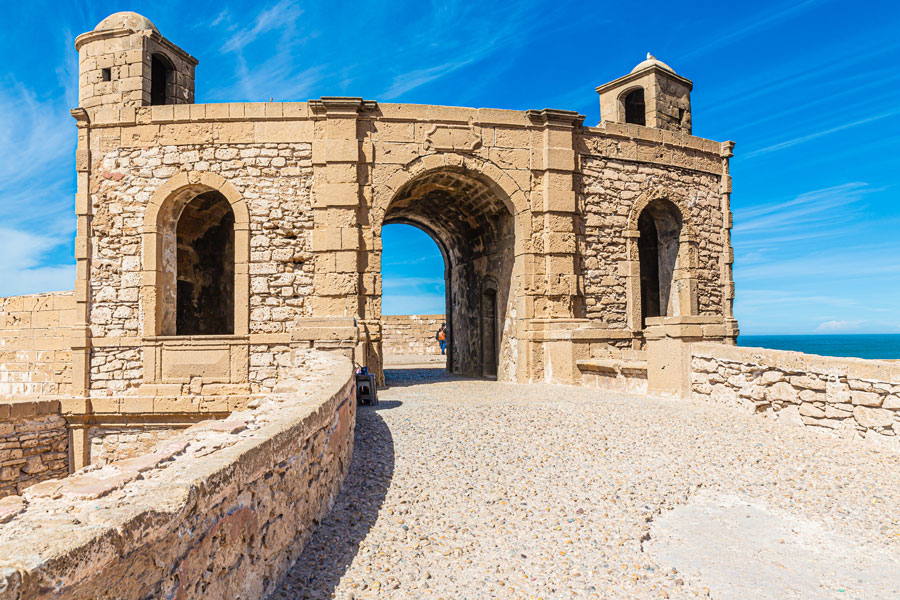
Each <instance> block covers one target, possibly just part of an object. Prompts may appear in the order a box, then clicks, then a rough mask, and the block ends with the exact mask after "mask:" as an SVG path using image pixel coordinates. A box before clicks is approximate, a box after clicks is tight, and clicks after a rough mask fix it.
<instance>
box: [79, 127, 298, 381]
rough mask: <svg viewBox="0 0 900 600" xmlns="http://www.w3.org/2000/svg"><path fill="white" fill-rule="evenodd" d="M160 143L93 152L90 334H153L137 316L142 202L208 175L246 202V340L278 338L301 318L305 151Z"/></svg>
mask: <svg viewBox="0 0 900 600" xmlns="http://www.w3.org/2000/svg"><path fill="white" fill-rule="evenodd" d="M155 130H156V132H157V134H158V133H159V126H155ZM148 142H150V143H149V144H148ZM159 142H160V138H158V137H153V139H152V140H148V141H143V140H138V141H137V142H136V143H135V144H134V145H135V146H138V147H130V146H131V144H127V145H126V146H127V147H124V148H114V149H102V148H98V151H100V152H102V163H101V164H102V169H98V170H97V172H96V173H95V174H94V181H93V182H92V189H94V190H96V194H97V197H98V198H102V199H103V201H102V202H98V203H97V204H96V206H94V217H93V219H92V220H91V226H92V232H93V237H92V244H93V246H94V248H93V252H94V256H93V257H92V261H91V271H90V283H91V286H90V289H91V317H90V324H91V332H92V335H93V336H94V337H98V338H99V337H121V336H139V335H152V332H149V331H147V328H148V327H149V324H147V323H142V315H141V314H140V310H139V296H140V289H141V268H142V264H141V231H142V227H143V225H144V217H145V212H146V210H147V208H148V204H149V200H150V198H151V196H152V195H153V193H154V192H155V191H156V190H157V188H158V187H159V186H160V185H161V184H162V183H163V182H165V181H166V180H167V179H169V178H171V177H172V176H173V175H175V174H176V173H178V172H211V173H215V174H217V175H219V176H221V177H223V178H225V180H226V181H228V182H229V183H230V184H231V185H233V186H234V188H235V189H236V190H237V191H238V192H239V193H240V194H241V197H242V198H243V199H244V200H245V201H246V202H247V205H248V210H249V212H250V264H249V273H250V290H251V293H250V295H249V304H250V333H285V332H288V331H289V327H290V325H291V323H292V322H293V321H294V320H295V319H296V318H298V317H304V316H309V314H310V308H309V306H308V305H307V298H308V297H309V296H310V295H311V294H312V291H313V289H312V284H313V264H312V262H311V260H312V254H311V249H312V248H311V231H312V227H313V222H312V210H311V198H310V196H311V189H312V145H311V144H310V143H293V144H274V143H273V144H220V145H214V146H208V145H202V144H185V145H179V146H174V145H154V144H156V143H159ZM148 145H149V146H150V147H147V146H148ZM92 380H93V378H92ZM92 385H93V381H92Z"/></svg>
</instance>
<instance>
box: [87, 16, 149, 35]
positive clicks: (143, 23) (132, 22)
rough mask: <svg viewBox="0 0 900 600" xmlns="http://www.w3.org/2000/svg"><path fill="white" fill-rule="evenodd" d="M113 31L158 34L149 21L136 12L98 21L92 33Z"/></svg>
mask: <svg viewBox="0 0 900 600" xmlns="http://www.w3.org/2000/svg"><path fill="white" fill-rule="evenodd" d="M113 29H130V30H132V31H147V30H149V31H155V32H156V33H159V29H157V28H156V25H154V24H153V23H152V22H151V21H150V19H148V18H147V17H145V16H144V15H139V14H137V13H136V12H130V11H123V12H117V13H113V14H111V15H109V16H108V17H106V18H105V19H103V20H102V21H100V22H99V23H98V24H97V26H96V27H94V31H110V30H113Z"/></svg>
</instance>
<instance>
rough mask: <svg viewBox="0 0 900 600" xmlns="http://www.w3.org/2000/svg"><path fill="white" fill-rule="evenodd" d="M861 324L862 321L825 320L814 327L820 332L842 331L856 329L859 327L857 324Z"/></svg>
mask: <svg viewBox="0 0 900 600" xmlns="http://www.w3.org/2000/svg"><path fill="white" fill-rule="evenodd" d="M860 325H862V321H837V320H832V321H825V322H824V323H821V324H820V325H819V326H818V327H816V331H819V332H822V333H835V332H843V331H856V330H858V329H859V326H860Z"/></svg>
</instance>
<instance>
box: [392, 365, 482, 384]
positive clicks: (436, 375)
mask: <svg viewBox="0 0 900 600" xmlns="http://www.w3.org/2000/svg"><path fill="white" fill-rule="evenodd" d="M448 381H485V379H484V378H481V377H464V376H462V375H454V374H452V373H448V372H447V370H446V369H445V368H444V367H421V366H416V367H409V368H386V369H385V370H384V382H385V386H386V387H388V388H398V387H409V386H413V385H422V384H426V383H440V382H448Z"/></svg>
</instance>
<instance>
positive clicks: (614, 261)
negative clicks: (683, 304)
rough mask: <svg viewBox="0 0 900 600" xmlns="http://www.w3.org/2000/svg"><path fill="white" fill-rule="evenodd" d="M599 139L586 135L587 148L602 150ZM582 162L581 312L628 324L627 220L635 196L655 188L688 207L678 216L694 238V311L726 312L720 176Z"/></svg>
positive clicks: (588, 158)
mask: <svg viewBox="0 0 900 600" xmlns="http://www.w3.org/2000/svg"><path fill="white" fill-rule="evenodd" d="M600 141H601V140H599V139H597V140H594V139H591V138H587V145H588V148H594V150H592V151H595V152H598V153H599V152H601V151H602V150H601V149H600V147H599V146H600ZM604 141H605V140H604ZM581 164H582V178H581V189H582V194H581V202H582V206H581V209H580V212H581V214H582V218H583V234H581V235H580V236H579V247H580V256H581V260H582V270H583V273H584V297H585V311H586V316H587V317H588V318H590V319H596V320H601V321H603V322H605V323H606V324H607V325H608V326H610V327H615V328H625V327H626V326H627V310H628V307H627V295H626V292H627V290H626V273H625V272H623V270H622V269H621V267H620V265H621V264H622V263H623V262H624V261H625V260H626V238H625V235H624V234H625V230H626V224H627V220H628V215H629V212H630V211H631V208H632V206H633V205H634V203H635V201H636V200H637V199H638V198H639V197H640V196H641V195H642V194H644V193H645V192H646V191H648V190H653V189H655V188H656V189H663V190H668V191H670V192H672V193H673V194H677V195H679V196H680V197H681V198H683V199H684V200H685V204H686V205H687V206H688V208H689V210H690V214H689V215H682V217H683V218H684V219H685V221H686V222H689V223H690V224H691V227H692V228H693V230H694V235H695V237H696V238H697V240H698V249H697V268H696V273H695V274H696V277H697V304H698V314H700V315H719V316H722V315H725V306H724V298H723V291H724V279H723V276H722V261H723V258H724V253H725V246H724V236H723V214H722V194H721V193H720V191H719V180H720V177H719V176H717V175H713V174H711V173H706V172H702V171H697V170H694V169H687V168H680V167H675V166H671V167H670V166H659V165H652V164H646V163H642V162H629V161H622V160H613V159H608V158H604V157H602V156H597V155H584V156H582V160H581ZM707 168H710V169H712V168H715V165H714V164H713V163H711V164H709V165H707Z"/></svg>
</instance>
